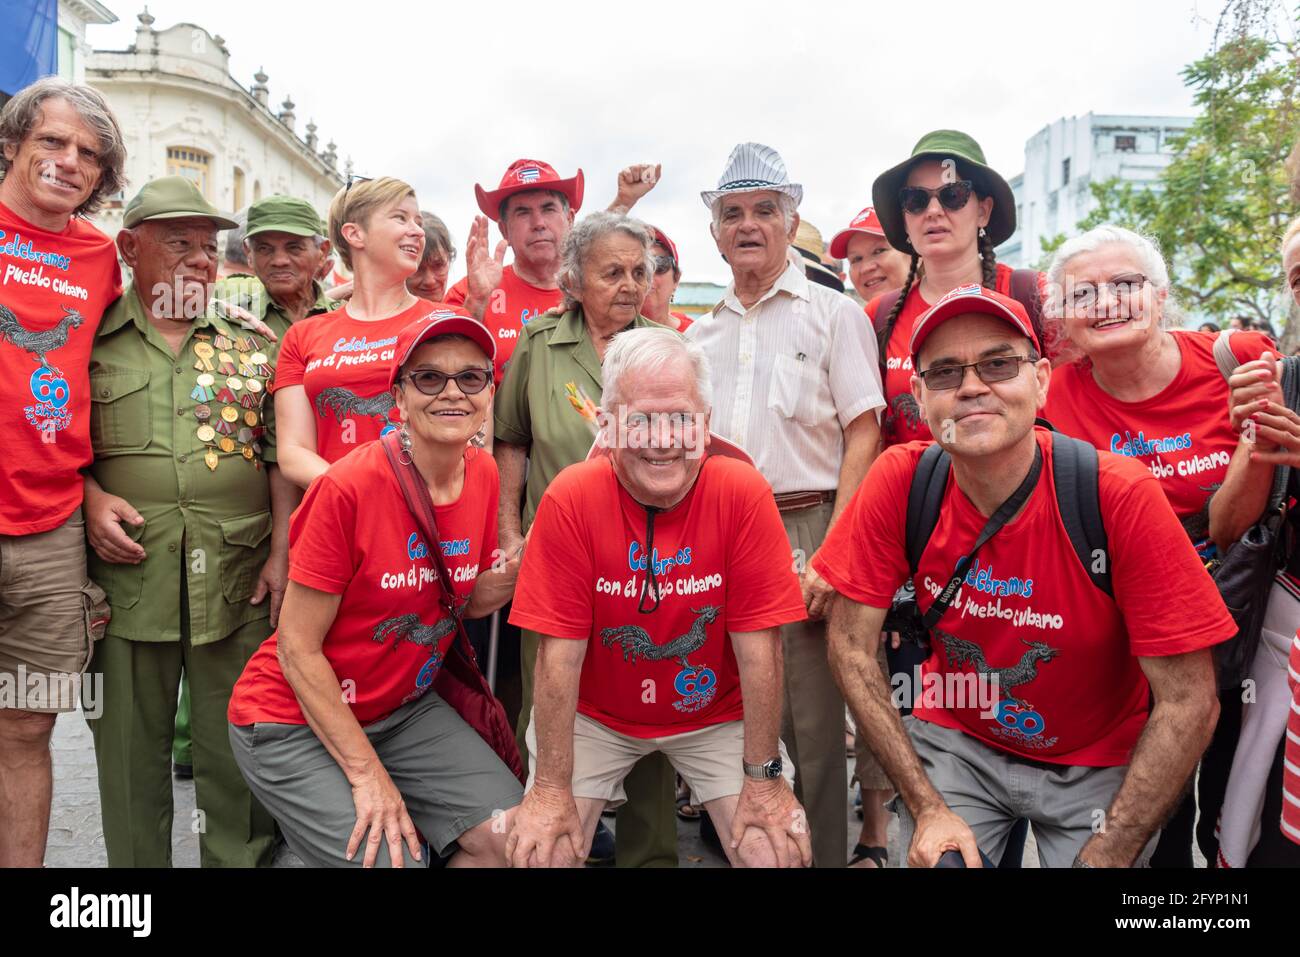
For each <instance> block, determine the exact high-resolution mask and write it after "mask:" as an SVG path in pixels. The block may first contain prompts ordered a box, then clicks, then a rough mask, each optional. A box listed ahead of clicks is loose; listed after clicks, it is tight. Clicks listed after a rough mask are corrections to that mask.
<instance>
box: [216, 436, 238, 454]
mask: <svg viewBox="0 0 1300 957" xmlns="http://www.w3.org/2000/svg"><path fill="white" fill-rule="evenodd" d="M217 445H219V446H221V451H223V452H233V451H235V440H234V439H232V438H231V437H230V436H228V435H226V436H223V437H222V439H221V441H220V442H218V443H217Z"/></svg>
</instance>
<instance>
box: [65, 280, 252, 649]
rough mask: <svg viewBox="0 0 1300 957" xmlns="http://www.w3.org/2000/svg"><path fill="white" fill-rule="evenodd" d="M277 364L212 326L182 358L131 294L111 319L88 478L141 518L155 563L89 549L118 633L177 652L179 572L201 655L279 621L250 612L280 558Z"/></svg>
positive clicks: (197, 326) (243, 334)
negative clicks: (272, 381)
mask: <svg viewBox="0 0 1300 957" xmlns="http://www.w3.org/2000/svg"><path fill="white" fill-rule="evenodd" d="M268 353H269V347H268V344H267V342H266V340H265V339H263V338H262V337H260V336H256V335H254V334H253V333H250V332H247V331H245V330H243V329H241V328H239V327H238V326H234V327H233V328H232V327H231V326H230V325H229V324H228V323H226V322H225V321H224V320H215V319H211V318H206V317H205V318H201V319H196V320H195V321H194V325H193V328H192V329H191V330H190V331H189V332H187V334H186V338H185V340H184V342H183V344H182V346H181V350H180V353H179V354H178V355H177V354H173V353H172V351H171V348H170V347H169V346H168V344H167V341H166V340H165V339H164V338H163V336H162V333H160V332H159V331H158V330H157V329H156V328H155V327H154V326H153V324H152V323H151V322H150V321H149V319H148V317H147V316H146V313H145V309H144V306H143V304H142V303H141V302H140V299H139V297H138V296H137V295H136V294H135V289H134V287H128V288H127V289H126V291H125V292H123V294H122V297H121V298H120V299H118V301H117V302H116V303H114V304H113V305H112V306H111V307H110V308H109V310H108V311H107V312H106V313H105V314H104V318H103V321H102V322H101V323H100V327H99V332H98V334H97V336H96V339H95V346H94V349H93V351H92V353H91V359H90V388H91V413H90V437H91V443H92V445H93V446H94V452H95V462H94V464H93V465H92V466H91V468H90V473H91V474H92V475H93V476H94V477H95V480H96V481H97V482H98V483H99V484H100V485H101V486H102V487H103V489H104V490H105V491H106V492H109V493H111V494H113V495H117V496H120V497H121V498H124V499H126V501H128V502H130V503H131V505H132V506H133V507H134V508H135V509H136V511H138V512H139V513H140V514H141V515H142V516H143V517H144V524H143V525H141V526H133V525H131V524H130V523H127V522H124V523H122V529H123V531H125V532H126V534H127V535H128V536H130V537H131V538H132V539H133V540H135V541H137V542H139V544H140V545H141V547H143V548H144V550H145V554H146V558H145V559H144V561H142V562H141V563H140V564H138V565H125V564H122V565H119V564H113V563H109V562H105V561H103V560H101V559H100V558H99V556H97V555H96V554H95V553H94V551H93V550H90V551H89V554H88V566H89V572H90V577H91V578H93V579H94V580H95V581H96V582H97V583H98V584H99V585H100V587H101V588H103V589H104V591H105V592H107V593H108V598H109V603H110V605H111V606H112V609H113V617H112V621H111V622H110V624H109V627H108V634H110V635H114V636H116V637H119V638H126V639H130V640H135V641H179V640H180V618H181V616H180V599H181V582H180V577H179V576H180V574H182V573H183V574H184V575H185V576H186V582H187V584H188V596H189V616H190V640H191V642H192V643H193V644H196V645H200V644H205V643H208V642H213V641H219V640H220V639H222V638H225V637H226V636H227V635H229V634H230V633H231V632H233V631H234V630H235V629H237V628H239V627H241V626H243V625H245V624H248V623H249V622H251V621H255V620H257V619H261V618H266V617H267V615H268V614H269V608H270V603H269V602H268V601H264V602H262V603H261V604H259V605H250V604H249V603H248V600H249V598H250V597H252V594H253V590H254V587H255V585H256V582H257V577H258V574H259V572H260V571H261V568H262V565H263V564H265V562H266V560H267V557H268V555H269V554H270V535H271V497H270V488H269V483H268V481H267V471H266V468H265V467H264V465H263V461H262V453H263V451H264V450H263V448H262V442H263V440H264V439H265V437H266V434H265V425H264V423H263V421H262V411H263V409H269V408H270V405H271V402H270V400H269V399H267V394H266V387H265V382H266V380H267V379H268V378H270V376H271V372H272V368H271V365H270V357H269V354H268Z"/></svg>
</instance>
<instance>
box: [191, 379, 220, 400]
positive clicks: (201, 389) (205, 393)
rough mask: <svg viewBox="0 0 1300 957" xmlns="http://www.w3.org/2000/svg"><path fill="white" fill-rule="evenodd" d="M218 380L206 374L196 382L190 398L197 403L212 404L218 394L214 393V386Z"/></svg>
mask: <svg viewBox="0 0 1300 957" xmlns="http://www.w3.org/2000/svg"><path fill="white" fill-rule="evenodd" d="M216 381H217V380H216V378H214V377H213V375H212V373H210V372H204V373H202V374H200V375H199V377H198V378H197V379H196V380H195V383H196V385H195V386H194V391H193V392H191V393H190V398H191V399H194V400H195V401H196V402H211V401H212V400H213V399H214V398H216V393H215V392H214V391H212V386H213V385H214V384H215V383H216Z"/></svg>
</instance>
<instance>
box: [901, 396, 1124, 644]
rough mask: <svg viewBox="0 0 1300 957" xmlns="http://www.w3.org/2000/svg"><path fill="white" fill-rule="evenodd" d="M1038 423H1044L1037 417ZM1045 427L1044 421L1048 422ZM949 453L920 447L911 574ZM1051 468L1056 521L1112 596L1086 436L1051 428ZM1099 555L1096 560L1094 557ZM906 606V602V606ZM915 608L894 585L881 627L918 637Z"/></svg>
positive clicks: (929, 529) (935, 514)
mask: <svg viewBox="0 0 1300 957" xmlns="http://www.w3.org/2000/svg"><path fill="white" fill-rule="evenodd" d="M1038 424H1040V425H1049V423H1047V422H1045V421H1043V420H1041V419H1040V420H1039V423H1038ZM1049 427H1050V426H1049ZM951 462H952V459H951V457H950V456H949V455H948V453H947V452H945V451H944V449H943V447H942V446H940V445H939V443H938V442H935V443H933V444H932V445H930V446H929V448H927V449H926V450H925V451H924V452H922V453H921V459H920V461H919V462H917V464H916V473H915V474H914V475H913V476H912V485H911V488H910V490H909V491H908V496H907V564H908V568H909V569H910V572H911V575H912V578H913V579H915V577H916V571H917V568H918V567H919V566H920V563H921V554H922V553H923V552H924V551H925V546H926V545H928V544H929V542H930V537H931V536H932V535H933V534H934V529H935V526H936V525H938V524H939V508H940V506H941V505H942V503H943V493H944V490H945V489H946V488H947V487H948V471H949V469H948V466H949V465H950V464H951ZM1052 474H1053V477H1054V479H1055V482H1054V485H1055V491H1056V506H1057V509H1058V510H1059V511H1060V513H1061V522H1062V523H1063V524H1064V525H1065V531H1066V534H1068V535H1069V536H1070V543H1071V544H1072V545H1073V546H1074V553H1075V555H1076V556H1078V559H1079V562H1080V564H1081V565H1083V569H1084V571H1086V572H1087V573H1088V577H1089V578H1091V579H1092V583H1093V584H1094V585H1096V586H1097V587H1098V588H1100V589H1101V590H1102V591H1103V592H1105V593H1106V594H1107V595H1109V596H1111V597H1114V591H1113V590H1112V588H1111V579H1110V559H1109V554H1110V553H1109V551H1108V550H1107V542H1106V527H1105V525H1104V524H1103V523H1102V519H1101V502H1100V498H1099V496H1098V491H1097V449H1096V448H1095V447H1093V446H1092V445H1090V444H1089V443H1087V442H1082V441H1080V440H1079V439H1074V438H1071V437H1070V436H1068V435H1063V434H1062V433H1060V432H1057V431H1055V430H1054V429H1053V431H1052ZM1098 558H1100V559H1101V561H1098V560H1097V559H1098ZM909 606H910V607H909ZM920 619H921V615H920V610H919V609H918V608H917V606H916V594H915V589H914V585H913V583H912V581H909V582H908V583H907V584H906V585H904V586H903V588H901V589H899V592H898V594H897V595H895V596H894V603H893V607H892V608H891V609H890V611H889V614H888V616H887V619H886V622H885V626H884V627H885V629H886V630H888V631H898V632H900V633H901V634H902V635H903V637H905V638H907V639H909V640H912V641H916V642H918V643H922V642H926V641H927V640H928V637H929V636H928V635H926V634H925V633H924V630H923V629H921V628H920Z"/></svg>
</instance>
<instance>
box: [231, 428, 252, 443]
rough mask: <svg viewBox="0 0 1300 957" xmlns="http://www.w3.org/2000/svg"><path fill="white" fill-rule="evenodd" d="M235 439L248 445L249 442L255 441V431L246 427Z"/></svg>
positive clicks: (241, 429)
mask: <svg viewBox="0 0 1300 957" xmlns="http://www.w3.org/2000/svg"><path fill="white" fill-rule="evenodd" d="M235 438H236V440H238V441H240V442H243V443H244V444H245V445H247V444H248V443H249V442H251V441H253V430H252V429H250V428H249V427H248V426H246V425H245V426H242V427H241V428H240V430H239V432H238V433H237V434H236V435H235Z"/></svg>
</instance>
